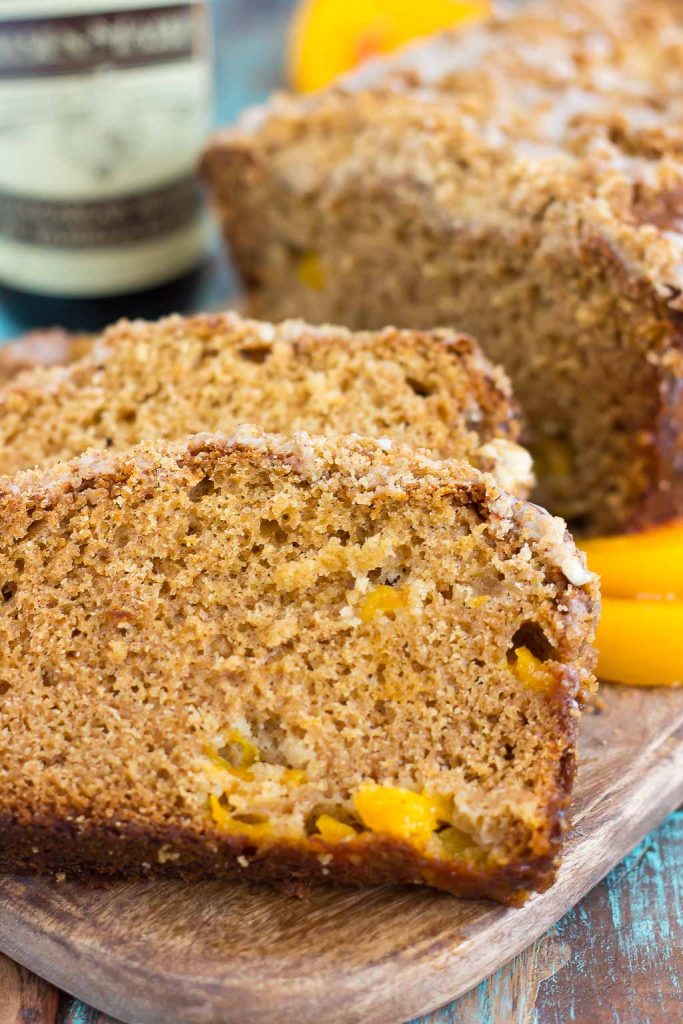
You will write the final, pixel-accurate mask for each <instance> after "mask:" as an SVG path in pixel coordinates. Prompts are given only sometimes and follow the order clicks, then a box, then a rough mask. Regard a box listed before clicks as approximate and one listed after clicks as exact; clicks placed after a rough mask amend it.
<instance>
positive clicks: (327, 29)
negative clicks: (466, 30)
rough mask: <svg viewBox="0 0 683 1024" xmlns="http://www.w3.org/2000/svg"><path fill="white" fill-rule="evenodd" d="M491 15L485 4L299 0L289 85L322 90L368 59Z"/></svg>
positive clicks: (473, 0)
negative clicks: (445, 29) (339, 76)
mask: <svg viewBox="0 0 683 1024" xmlns="http://www.w3.org/2000/svg"><path fill="white" fill-rule="evenodd" d="M489 11H490V3H489V0H418V2H415V0H344V2H343V3H340V2H339V0H303V2H301V3H300V4H299V6H298V9H297V12H296V14H295V17H294V21H293V24H292V32H291V37H290V43H289V54H290V56H289V66H290V77H291V80H292V82H293V84H294V86H295V88H297V89H300V90H301V91H302V92H310V91H312V90H315V89H321V88H322V87H323V86H325V85H327V84H328V83H329V82H331V81H332V80H333V79H335V78H337V76H338V75H341V74H343V73H344V72H345V71H349V70H350V69H351V68H353V67H355V66H356V65H357V64H360V63H361V61H363V60H365V59H366V58H368V57H374V56H376V55H377V54H381V53H389V52H390V51H392V50H396V49H397V48H398V47H400V46H403V45H404V44H405V43H408V42H410V40H411V39H415V38H416V37H418V36H423V35H427V34H428V33H430V32H436V31H437V30H438V29H443V28H450V27H452V26H455V25H461V24H464V23H466V22H472V21H476V20H478V19H479V18H482V17H485V16H486V15H487V14H488V13H489Z"/></svg>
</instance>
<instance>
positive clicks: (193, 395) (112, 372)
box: [0, 313, 531, 495]
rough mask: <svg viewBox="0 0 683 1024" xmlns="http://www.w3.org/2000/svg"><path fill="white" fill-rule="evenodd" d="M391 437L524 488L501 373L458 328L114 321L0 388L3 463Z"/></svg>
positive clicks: (236, 319)
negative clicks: (269, 434) (244, 430)
mask: <svg viewBox="0 0 683 1024" xmlns="http://www.w3.org/2000/svg"><path fill="white" fill-rule="evenodd" d="M245 420H246V421H249V422H256V423H259V424H260V425H261V426H263V427H264V428H265V429H267V430H274V431H282V432H283V433H286V434H290V435H291V434H292V433H293V432H294V431H296V430H308V431H310V432H312V433H321V434H343V433H351V432H356V433H360V434H364V435H368V436H371V437H378V436H388V437H391V438H393V439H395V440H399V441H405V442H406V443H408V444H412V445H415V446H417V447H421V446H423V447H426V448H429V449H430V450H432V451H433V452H434V453H435V454H437V455H439V456H441V457H458V458H466V459H468V461H471V462H473V463H475V464H476V465H477V466H479V467H481V468H482V469H486V470H489V471H491V472H494V473H496V474H497V475H498V477H499V479H500V480H501V483H503V485H504V486H506V487H507V489H508V490H511V491H513V492H514V493H516V494H520V495H525V494H526V493H527V491H528V488H529V486H530V483H531V472H530V468H531V460H530V457H529V455H528V453H527V452H526V451H524V450H523V449H522V448H520V447H519V446H518V445H517V444H516V443H515V441H516V439H517V437H518V434H519V424H518V421H517V417H516V412H515V405H514V401H513V399H512V395H511V391H510V386H509V383H508V381H507V378H506V377H505V375H504V374H503V373H502V371H499V370H497V369H495V368H494V367H493V366H492V365H491V364H490V363H489V362H487V360H486V359H485V358H484V357H483V356H482V354H481V352H480V350H479V348H478V346H477V345H476V343H475V342H474V341H472V340H471V339H470V338H468V337H465V336H464V335H461V334H458V333H456V332H453V331H445V330H442V331H427V332H423V331H397V330H394V329H392V328H388V329H386V330H383V331H378V332H374V333H358V334H352V333H351V332H350V331H347V330H345V329H344V328H341V327H323V328H317V327H309V326H308V325H306V324H304V323H302V322H300V321H293V322H288V323H284V324H280V325H279V326H273V325H272V324H265V323H258V322H256V321H254V320H244V319H242V318H241V317H240V316H238V315H237V314H234V313H226V314H220V315H212V316H197V317H192V318H190V319H185V318H183V317H180V316H173V317H169V318H167V319H166V320H162V321H160V322H159V323H146V322H143V321H137V322H135V323H129V322H127V321H122V322H121V323H119V324H117V325H116V326H114V327H113V328H111V329H110V330H109V331H107V332H106V333H105V334H104V335H103V337H102V338H101V339H100V340H98V341H97V342H96V343H95V346H94V348H93V350H92V351H91V352H90V354H88V355H86V356H85V357H84V358H83V359H81V360H80V361H77V362H76V363H74V364H73V365H71V366H68V367H53V368H52V369H43V370H41V369H36V370H34V371H33V372H31V373H24V374H22V376H21V377H20V378H18V379H17V380H15V381H14V382H13V383H10V384H7V385H6V386H5V387H4V388H3V389H0V473H13V472H16V471H17V470H20V469H27V468H29V467H31V466H34V465H37V464H41V465H47V464H49V463H52V462H55V461H57V460H58V459H68V458H71V457H72V456H74V455H80V454H81V453H82V452H84V451H85V450H86V449H87V448H90V447H94V448H110V449H113V450H115V451H116V450H122V449H125V448H128V447H130V446H131V445H133V444H137V443H138V442H139V441H146V440H151V439H157V438H164V439H169V440H178V439H181V438H183V437H186V436H187V435H188V434H191V433H196V432H198V431H204V430H208V431H216V430H219V431H231V430H233V429H234V427H235V425H236V424H237V423H240V422H243V421H245Z"/></svg>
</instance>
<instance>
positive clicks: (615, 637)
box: [595, 597, 683, 686]
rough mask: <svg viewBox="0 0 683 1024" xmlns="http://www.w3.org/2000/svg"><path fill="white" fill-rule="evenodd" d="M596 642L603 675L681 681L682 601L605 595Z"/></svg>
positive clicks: (638, 681) (644, 681)
mask: <svg viewBox="0 0 683 1024" xmlns="http://www.w3.org/2000/svg"><path fill="white" fill-rule="evenodd" d="M595 643H596V646H597V648H598V652H599V660H598V668H597V674H598V676H599V677H600V678H601V679H605V680H609V681H610V682H617V683H626V684H628V685H630V686H682V685H683V601H666V600H656V599H655V600H624V599H623V598H618V597H605V598H603V600H602V617H601V619H600V623H599V625H598V634H597V637H596V641H595Z"/></svg>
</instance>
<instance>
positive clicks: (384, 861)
mask: <svg viewBox="0 0 683 1024" xmlns="http://www.w3.org/2000/svg"><path fill="white" fill-rule="evenodd" d="M0 521H1V529H0V592H1V594H2V600H0V651H2V658H0V692H1V693H2V702H1V703H0V870H3V871H14V872H17V871H18V872H26V871H63V872H67V873H68V874H71V875H73V874H80V873H90V872H101V873H106V874H114V875H139V874H144V873H152V874H174V875H180V876H187V877H191V876H198V875H212V876H223V875H232V874H240V875H242V876H244V877H246V878H254V879H258V878H276V877H284V878H295V877H313V876H316V877H320V878H328V879H331V880H334V881H338V882H344V883H354V884H359V883H376V882H417V883H426V884H429V885H434V886H438V887H440V888H443V889H446V890H448V891H450V892H452V893H456V894H462V895H466V896H489V897H493V898H494V899H497V900H501V901H504V902H509V903H515V902H520V901H522V900H523V899H524V898H525V896H526V894H527V893H528V892H529V891H531V890H535V889H543V888H545V887H546V886H547V885H548V884H549V883H550V881H551V880H552V878H553V876H554V873H555V870H556V866H557V862H558V857H559V853H560V848H561V841H562V833H563V827H564V825H563V823H564V810H565V807H566V804H567V801H568V798H569V792H570V789H571V784H572V778H573V774H574V749H575V729H576V723H577V702H578V701H580V700H581V698H582V695H583V693H584V692H585V691H586V689H588V688H590V687H591V685H592V675H591V670H592V666H593V658H594V655H593V650H592V647H591V642H592V639H593V632H594V623H595V617H596V612H597V608H596V605H597V584H596V578H595V577H594V576H593V575H592V574H590V573H588V572H587V571H586V568H585V561H584V558H583V556H582V555H581V554H579V553H578V552H577V550H576V548H575V546H574V544H573V542H572V541H571V539H570V537H569V536H568V534H567V533H566V531H565V527H564V524H563V522H562V521H561V520H558V519H553V518H552V517H551V516H549V515H548V514H547V513H545V512H543V511H542V510H541V509H539V508H537V507H536V506H534V505H531V504H528V503H526V502H524V501H520V500H517V499H515V498H513V497H511V496H510V495H508V494H507V493H505V492H504V491H502V490H501V489H500V488H499V487H498V486H497V485H496V483H495V481H494V480H493V478H492V477H491V476H490V475H486V474H481V473H479V472H478V471H477V470H475V469H473V468H472V467H470V466H469V465H468V464H467V463H465V462H462V461H455V460H454V461H449V462H441V461H435V460H431V459H429V458H427V457H426V456H424V455H420V454H416V453H414V452H413V451H412V449H410V448H407V447H403V446H396V445H392V444H391V442H389V441H385V440H381V439H380V440H370V439H362V438H358V437H351V438H346V439H337V440H334V439H329V440H324V439H320V438H318V439H316V438H312V437H310V436H308V435H306V434H300V435H298V436H297V437H296V438H295V439H293V440H285V439H283V438H280V437H275V436H270V435H267V434H264V433H262V432H260V431H258V430H256V429H255V428H241V429H240V430H239V431H238V432H237V433H236V434H235V435H234V436H233V437H231V438H228V437H226V436H220V435H198V436H195V437H194V438H192V439H190V440H189V441H186V442H183V443H177V444H163V443H157V444H151V443H146V444H142V445H140V446H138V447H136V448H134V449H132V450H130V451H128V452H125V453H107V452H102V453H98V452H91V453H89V454H87V455H85V456H82V457H80V458H78V459H75V460H73V461H71V462H68V463H63V464H61V465H58V466H55V467H51V468H49V469H47V470H44V471H28V472H24V473H20V474H18V475H17V476H15V477H13V478H10V477H5V478H3V479H1V480H0Z"/></svg>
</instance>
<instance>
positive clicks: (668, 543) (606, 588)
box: [581, 519, 683, 599]
mask: <svg viewBox="0 0 683 1024" xmlns="http://www.w3.org/2000/svg"><path fill="white" fill-rule="evenodd" d="M581 547H582V548H583V550H584V551H585V552H586V555H587V556H588V567H589V569H592V570H593V572H597V573H598V574H599V575H600V577H601V580H602V592H603V594H609V596H610V597H639V596H641V595H642V596H643V597H654V596H662V597H676V598H681V599H683V520H680V519H679V520H676V521H675V522H671V523H667V524H666V525H665V526H657V527H653V528H652V529H650V530H644V531H643V532H642V533H632V534H623V535H622V536H619V537H597V538H595V539H594V540H586V541H583V542H582V543H581Z"/></svg>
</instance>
